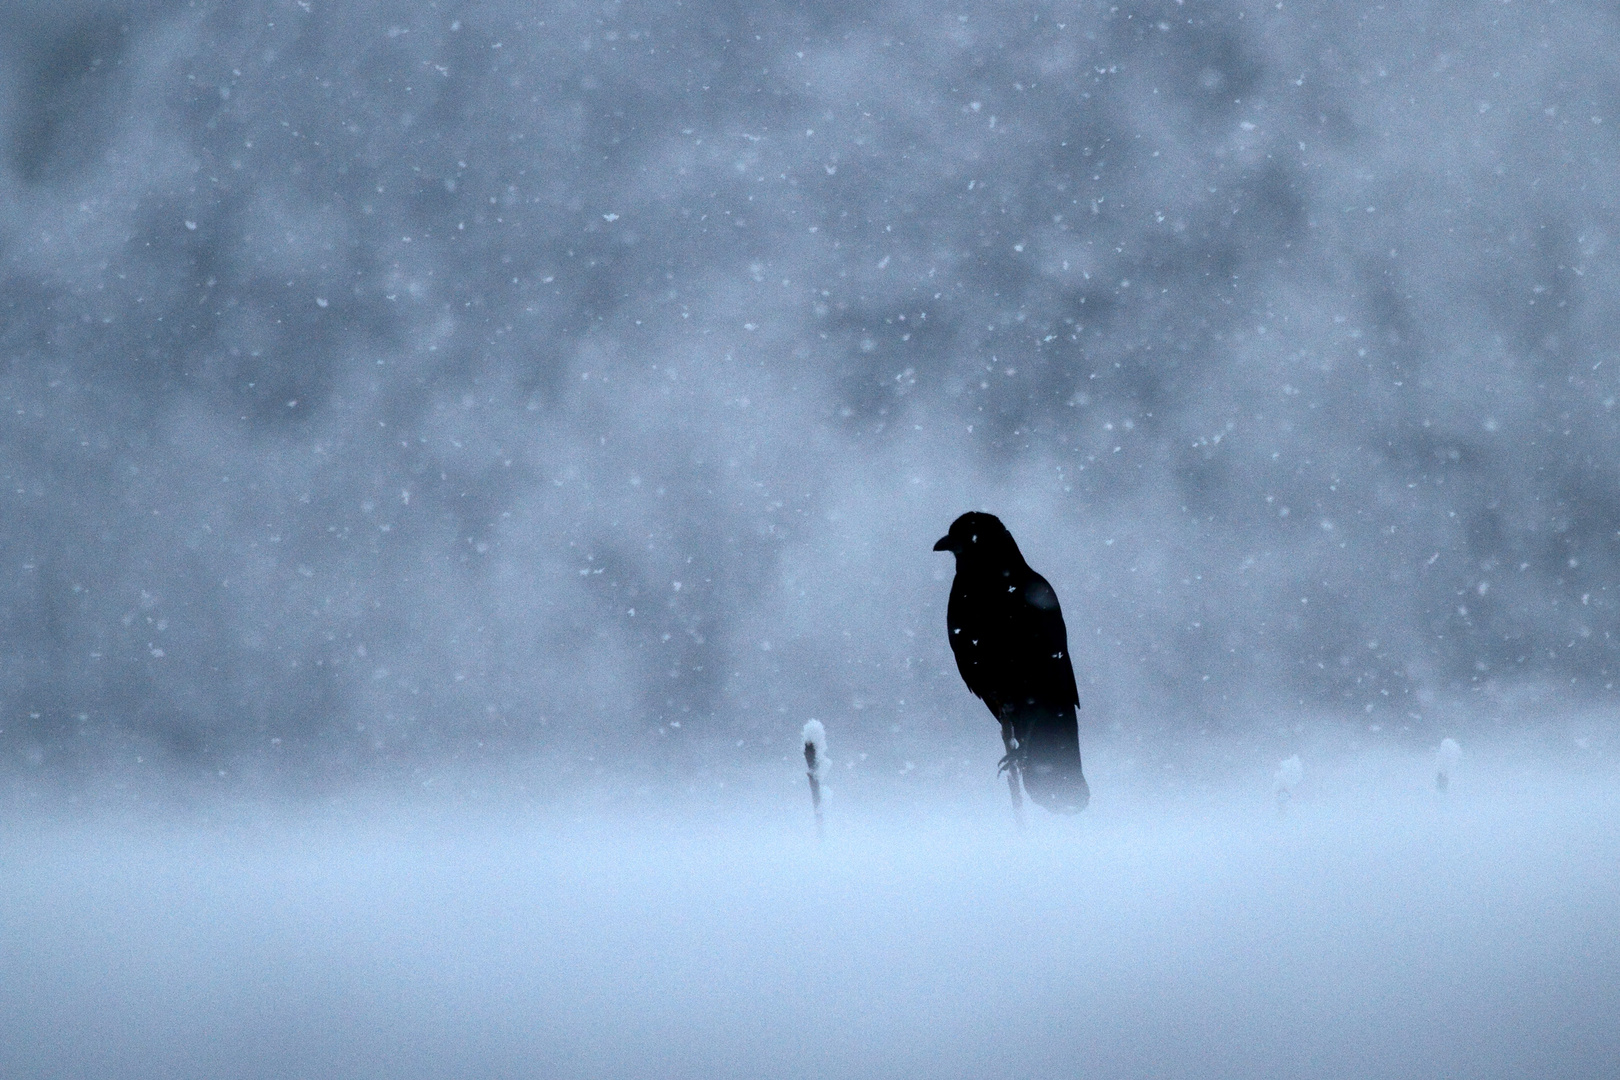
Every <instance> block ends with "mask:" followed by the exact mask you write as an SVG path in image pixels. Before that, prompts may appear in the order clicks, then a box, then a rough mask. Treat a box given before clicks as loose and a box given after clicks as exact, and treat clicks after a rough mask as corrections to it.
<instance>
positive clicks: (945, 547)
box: [934, 536, 956, 552]
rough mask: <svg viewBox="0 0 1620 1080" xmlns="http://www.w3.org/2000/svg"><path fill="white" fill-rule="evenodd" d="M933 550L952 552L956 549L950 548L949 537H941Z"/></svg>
mask: <svg viewBox="0 0 1620 1080" xmlns="http://www.w3.org/2000/svg"><path fill="white" fill-rule="evenodd" d="M934 550H935V551H952V552H954V551H955V550H956V549H955V548H953V547H951V538H950V537H949V536H942V537H940V538H939V542H938V543H936V544H935V545H934Z"/></svg>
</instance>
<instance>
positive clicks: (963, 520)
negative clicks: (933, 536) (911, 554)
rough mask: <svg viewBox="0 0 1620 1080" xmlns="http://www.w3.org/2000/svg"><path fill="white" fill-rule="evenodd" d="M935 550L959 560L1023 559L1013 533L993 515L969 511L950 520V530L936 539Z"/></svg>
mask: <svg viewBox="0 0 1620 1080" xmlns="http://www.w3.org/2000/svg"><path fill="white" fill-rule="evenodd" d="M934 550H935V551H948V552H950V553H951V554H952V555H955V556H956V557H957V559H958V560H961V559H971V560H973V561H978V560H981V559H983V560H996V561H1003V560H1008V559H1011V560H1014V561H1022V559H1023V557H1022V556H1021V555H1019V553H1018V545H1017V544H1016V543H1014V542H1013V538H1012V533H1010V532H1008V531H1007V527H1006V526H1005V525H1003V524H1002V523H1001V519H1000V518H998V517H996V516H995V515H994V514H985V513H981V512H980V511H978V510H970V511H969V512H967V513H966V514H963V515H962V516H961V517H959V518H957V519H956V520H955V521H953V522H951V531H950V532H948V533H946V534H945V535H944V536H942V537H940V538H939V542H938V543H936V544H935V545H934Z"/></svg>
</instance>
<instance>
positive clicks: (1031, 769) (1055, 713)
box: [1016, 706, 1091, 814]
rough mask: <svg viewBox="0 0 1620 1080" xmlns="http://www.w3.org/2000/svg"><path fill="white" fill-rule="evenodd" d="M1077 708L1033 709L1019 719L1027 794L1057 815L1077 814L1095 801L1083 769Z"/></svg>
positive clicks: (1018, 726) (1018, 725)
mask: <svg viewBox="0 0 1620 1080" xmlns="http://www.w3.org/2000/svg"><path fill="white" fill-rule="evenodd" d="M1074 712H1075V711H1074V707H1073V706H1065V707H1064V708H1062V709H1049V708H1040V709H1031V710H1029V711H1027V712H1026V713H1025V714H1024V715H1023V716H1020V717H1019V718H1018V719H1019V720H1020V721H1022V722H1021V723H1017V725H1016V726H1017V728H1018V729H1019V731H1020V732H1021V737H1020V741H1021V742H1022V743H1023V748H1022V757H1023V762H1022V765H1023V773H1024V790H1025V791H1026V792H1028V793H1029V797H1030V798H1032V799H1034V800H1035V801H1036V802H1038V803H1040V804H1041V805H1042V806H1044V807H1046V808H1047V809H1048V810H1050V811H1052V812H1053V813H1055V814H1076V813H1079V812H1080V811H1081V810H1084V809H1085V808H1086V804H1087V803H1089V802H1090V801H1091V788H1090V786H1089V785H1087V783H1086V776H1085V773H1084V771H1082V769H1081V767H1080V729H1079V724H1078V723H1077V722H1076V719H1075V715H1074Z"/></svg>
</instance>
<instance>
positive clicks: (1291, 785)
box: [1272, 754, 1305, 795]
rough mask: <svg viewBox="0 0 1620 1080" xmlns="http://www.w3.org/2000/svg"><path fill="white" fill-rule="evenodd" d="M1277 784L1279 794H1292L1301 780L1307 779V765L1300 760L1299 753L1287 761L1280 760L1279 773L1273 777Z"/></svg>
mask: <svg viewBox="0 0 1620 1080" xmlns="http://www.w3.org/2000/svg"><path fill="white" fill-rule="evenodd" d="M1272 779H1273V780H1274V781H1275V782H1276V785H1277V793H1278V794H1279V795H1291V794H1293V792H1294V789H1295V788H1297V787H1298V786H1299V782H1300V781H1301V780H1303V779H1305V766H1303V765H1301V764H1300V762H1299V755H1298V754H1295V755H1294V756H1293V757H1291V758H1289V759H1288V760H1287V761H1283V762H1279V763H1278V765H1277V775H1276V776H1275V777H1273V778H1272Z"/></svg>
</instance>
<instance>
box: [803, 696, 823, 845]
mask: <svg viewBox="0 0 1620 1080" xmlns="http://www.w3.org/2000/svg"><path fill="white" fill-rule="evenodd" d="M804 768H805V775H807V776H808V777H810V807H811V809H813V810H814V811H815V812H816V839H817V840H824V839H826V835H827V834H826V828H825V826H823V825H822V822H821V778H822V776H824V775H825V774H826V772H827V729H826V728H824V727H822V726H821V721H820V720H812V721H810V722H809V723H808V724H806V725H804Z"/></svg>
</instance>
